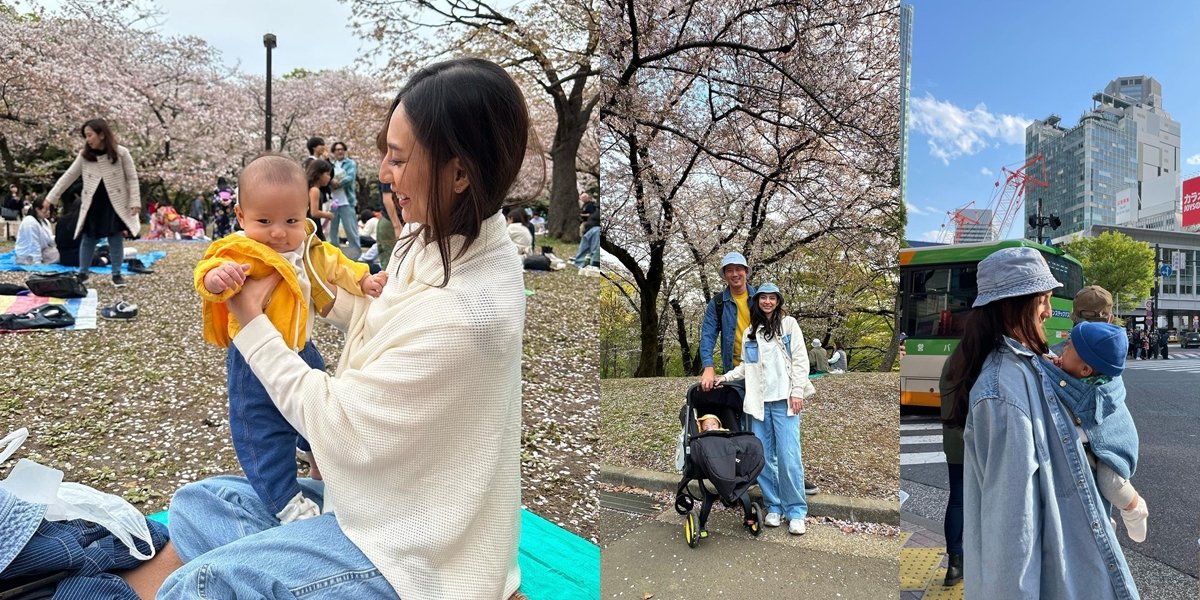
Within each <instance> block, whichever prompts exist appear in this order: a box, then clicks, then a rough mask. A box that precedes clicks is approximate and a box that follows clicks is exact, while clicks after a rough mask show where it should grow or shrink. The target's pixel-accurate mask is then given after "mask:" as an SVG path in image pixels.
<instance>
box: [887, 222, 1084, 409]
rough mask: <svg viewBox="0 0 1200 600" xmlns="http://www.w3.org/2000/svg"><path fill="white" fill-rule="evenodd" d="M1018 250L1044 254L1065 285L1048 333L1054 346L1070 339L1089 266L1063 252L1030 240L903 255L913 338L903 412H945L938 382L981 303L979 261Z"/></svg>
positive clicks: (903, 299) (903, 315) (904, 295)
mask: <svg viewBox="0 0 1200 600" xmlns="http://www.w3.org/2000/svg"><path fill="white" fill-rule="evenodd" d="M1018 247H1026V248H1034V249H1036V250H1037V251H1039V252H1041V253H1042V256H1044V257H1046V262H1047V264H1049V265H1050V271H1051V272H1052V273H1054V278H1055V279H1057V280H1059V281H1060V282H1062V284H1063V287H1060V288H1058V289H1056V290H1054V292H1053V294H1052V296H1051V298H1050V306H1051V308H1052V309H1053V312H1054V314H1053V316H1052V317H1050V319H1048V320H1047V321H1046V324H1045V330H1046V339H1047V340H1049V341H1050V344H1051V345H1054V344H1056V343H1058V342H1060V341H1063V340H1065V339H1066V338H1067V334H1069V333H1070V331H1071V309H1072V305H1073V303H1074V299H1075V294H1076V293H1077V292H1078V291H1079V290H1080V289H1081V288H1082V287H1083V265H1082V264H1080V263H1079V261H1078V260H1076V259H1075V258H1074V257H1072V256H1070V255H1068V254H1066V253H1065V252H1063V251H1062V250H1060V249H1058V248H1054V247H1051V246H1044V245H1042V244H1038V243H1036V242H1031V241H1028V240H1002V241H999V242H981V243H974V244H953V245H944V246H926V247H921V248H904V249H901V250H900V331H902V332H903V333H904V334H905V335H906V336H907V337H906V339H905V341H904V356H903V357H902V358H901V359H900V404H901V406H941V393H940V391H939V390H938V379H939V378H940V376H941V374H942V366H943V365H944V364H945V363H946V357H948V356H949V355H950V352H952V351H953V350H954V348H955V346H957V345H958V341H959V340H960V339H961V338H962V333H963V326H964V324H965V320H966V316H967V313H968V312H969V311H970V309H971V304H972V303H973V302H975V295H976V286H975V271H976V268H977V267H978V265H979V261H981V260H983V259H984V258H987V257H988V256H989V255H991V254H992V253H993V252H995V251H997V250H1000V249H1001V248H1018Z"/></svg>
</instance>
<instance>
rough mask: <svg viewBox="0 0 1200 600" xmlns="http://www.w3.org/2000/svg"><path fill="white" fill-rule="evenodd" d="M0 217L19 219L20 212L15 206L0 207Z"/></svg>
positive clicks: (7, 219)
mask: <svg viewBox="0 0 1200 600" xmlns="http://www.w3.org/2000/svg"><path fill="white" fill-rule="evenodd" d="M0 219H4V220H5V221H20V220H21V212H20V211H18V210H17V209H15V208H0Z"/></svg>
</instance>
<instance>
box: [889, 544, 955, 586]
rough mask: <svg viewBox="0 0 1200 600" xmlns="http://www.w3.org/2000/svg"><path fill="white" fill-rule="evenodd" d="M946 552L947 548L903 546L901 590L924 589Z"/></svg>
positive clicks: (901, 553) (901, 555)
mask: <svg viewBox="0 0 1200 600" xmlns="http://www.w3.org/2000/svg"><path fill="white" fill-rule="evenodd" d="M945 552H946V550H945V548H901V549H900V591H902V592H920V591H924V590H925V588H926V586H927V584H928V583H929V578H930V576H931V573H932V572H933V570H934V569H936V568H937V566H938V564H939V563H941V561H942V556H943V555H944V554H945Z"/></svg>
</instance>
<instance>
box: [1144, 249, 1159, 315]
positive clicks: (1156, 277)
mask: <svg viewBox="0 0 1200 600" xmlns="http://www.w3.org/2000/svg"><path fill="white" fill-rule="evenodd" d="M1161 268H1162V248H1159V247H1158V244H1155V245H1154V289H1153V290H1150V292H1151V293H1150V298H1151V303H1150V306H1152V307H1153V308H1152V309H1151V312H1150V318H1151V319H1153V323H1146V333H1150V331H1151V328H1153V329H1158V287H1159V278H1160V277H1161V275H1160V273H1159V269H1161Z"/></svg>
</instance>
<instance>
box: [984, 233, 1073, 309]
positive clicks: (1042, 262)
mask: <svg viewBox="0 0 1200 600" xmlns="http://www.w3.org/2000/svg"><path fill="white" fill-rule="evenodd" d="M975 283H976V285H977V286H978V289H979V295H978V296H976V297H975V303H974V304H972V305H971V308H979V307H980V306H984V305H987V304H991V303H992V302H995V301H996V300H1002V299H1004V298H1015V297H1017V296H1027V295H1029V294H1040V293H1042V292H1048V291H1050V290H1052V289H1054V288H1060V287H1062V284H1061V283H1059V282H1058V280H1057V279H1055V278H1054V275H1053V274H1051V273H1050V266H1049V265H1047V264H1046V259H1045V258H1044V257H1043V256H1042V254H1041V253H1040V252H1038V251H1037V250H1034V249H1033V248H1024V247H1022V248H1004V249H1002V250H998V251H996V252H994V253H992V255H991V256H988V257H987V258H985V259H983V260H981V261H979V271H978V272H977V273H976V275H975Z"/></svg>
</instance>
